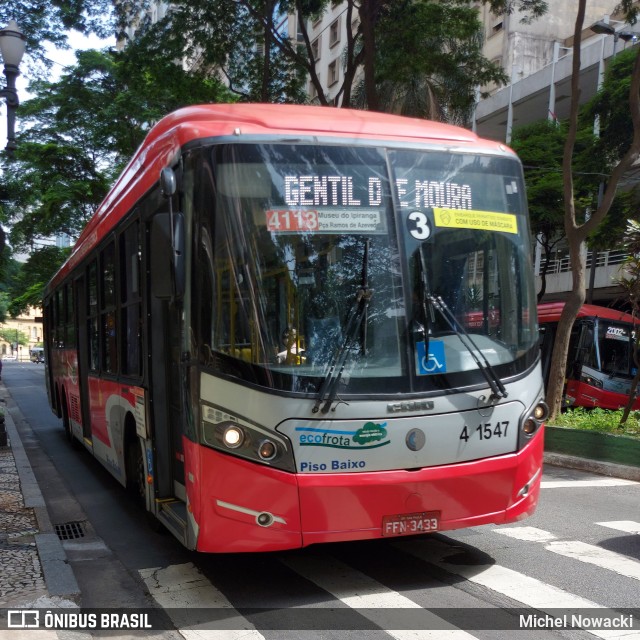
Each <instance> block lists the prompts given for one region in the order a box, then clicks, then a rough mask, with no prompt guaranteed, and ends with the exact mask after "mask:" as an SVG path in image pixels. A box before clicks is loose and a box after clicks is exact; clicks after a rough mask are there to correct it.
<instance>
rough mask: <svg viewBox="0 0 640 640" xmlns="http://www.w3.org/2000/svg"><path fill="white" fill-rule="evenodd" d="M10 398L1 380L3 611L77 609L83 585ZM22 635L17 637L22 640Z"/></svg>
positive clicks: (0, 593) (0, 587)
mask: <svg viewBox="0 0 640 640" xmlns="http://www.w3.org/2000/svg"><path fill="white" fill-rule="evenodd" d="M8 398H9V394H8V392H7V390H6V388H5V386H4V385H3V384H2V383H1V382H0V407H1V408H2V409H4V415H5V428H6V431H7V436H8V442H7V446H6V447H0V609H4V608H7V609H9V608H11V609H13V608H28V607H77V606H79V604H80V589H79V587H78V583H77V581H76V579H75V576H74V575H73V571H72V570H71V567H70V565H69V564H68V561H67V557H66V553H65V551H64V549H63V548H62V543H61V542H60V539H59V538H58V536H57V535H56V533H55V530H54V527H53V525H52V524H51V521H50V520H49V515H48V512H47V508H46V505H45V502H44V498H43V497H42V493H41V492H40V488H39V487H38V483H37V482H36V479H35V477H34V474H33V471H32V469H31V465H30V464H29V460H28V458H27V455H26V453H25V450H24V447H23V445H22V441H21V440H20V436H19V434H18V431H17V429H16V426H15V423H14V421H13V418H12V416H11V413H10V411H9V410H8V408H7V404H6V403H7V399H8ZM20 633H21V632H17V633H16V634H15V635H12V638H13V639H14V640H18V636H19V635H20ZM0 635H1V634H0Z"/></svg>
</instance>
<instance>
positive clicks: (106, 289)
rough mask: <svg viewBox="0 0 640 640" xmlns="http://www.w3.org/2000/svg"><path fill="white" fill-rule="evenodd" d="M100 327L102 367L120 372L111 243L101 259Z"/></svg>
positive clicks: (113, 246)
mask: <svg viewBox="0 0 640 640" xmlns="http://www.w3.org/2000/svg"><path fill="white" fill-rule="evenodd" d="M101 267H102V269H101V273H100V275H101V285H102V286H101V294H102V295H101V297H100V327H101V342H102V367H103V370H104V371H107V372H109V373H117V371H118V350H117V336H116V312H115V302H116V295H115V284H116V282H115V245H114V243H113V242H112V243H110V244H109V245H107V247H106V248H105V249H104V251H103V252H102V259H101Z"/></svg>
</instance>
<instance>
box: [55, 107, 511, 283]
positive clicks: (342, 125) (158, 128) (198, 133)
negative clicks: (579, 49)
mask: <svg viewBox="0 0 640 640" xmlns="http://www.w3.org/2000/svg"><path fill="white" fill-rule="evenodd" d="M245 135H252V136H255V135H270V136H274V135H275V136H278V135H282V136H296V135H297V136H305V137H309V136H321V137H334V138H337V139H341V140H343V141H345V140H346V141H349V140H380V141H381V142H391V141H393V142H408V143H411V142H413V143H416V142H418V143H428V144H435V145H442V146H443V147H445V148H448V149H451V150H462V149H474V150H477V151H484V152H488V153H498V154H508V155H512V154H513V152H512V151H511V150H510V149H509V148H508V147H506V146H505V145H504V144H502V143H499V142H494V141H489V140H482V139H480V138H479V137H478V136H477V135H476V134H475V133H473V132H471V131H468V130H467V129H463V128H460V127H456V126H452V125H448V124H444V123H440V122H433V121H429V120H423V119H418V118H406V117H402V116H396V115H390V114H385V113H377V112H374V111H358V110H353V109H337V108H332V107H318V106H308V105H283V104H277V105H276V104H208V105H197V106H192V107H185V108H183V109H179V110H178V111H175V112H173V113H170V114H169V115H167V116H165V117H164V118H162V119H161V120H160V121H159V122H158V123H157V124H156V125H155V126H154V127H153V128H152V129H151V130H150V131H149V133H148V135H147V137H146V138H145V140H144V141H143V143H142V144H141V145H140V147H139V148H138V150H137V151H136V153H135V154H134V156H133V158H132V159H131V160H130V162H129V164H128V165H127V166H126V168H125V169H124V171H123V172H122V173H121V174H120V176H119V178H118V179H117V181H116V182H115V184H114V185H113V186H112V188H111V190H110V191H109V193H108V194H107V195H106V197H105V199H104V200H103V202H102V204H101V205H100V206H99V207H98V209H97V210H96V212H95V213H94V215H93V216H92V217H91V219H90V220H89V222H88V223H87V225H86V227H85V228H84V230H83V231H82V233H81V234H80V237H79V238H78V241H77V242H76V245H75V247H74V249H73V252H72V254H71V256H70V257H69V259H68V260H67V262H66V263H65V264H64V265H63V266H62V268H61V269H60V270H59V271H58V273H57V274H56V275H55V276H54V278H53V280H52V281H51V283H50V284H49V286H48V287H47V292H48V291H49V289H50V287H51V286H54V285H55V284H57V283H58V282H60V281H61V280H62V279H63V278H64V277H66V275H67V274H68V273H69V272H70V271H71V270H72V269H73V268H74V267H75V266H76V265H77V264H79V262H80V261H81V260H82V259H83V257H84V256H86V255H87V253H89V252H90V251H91V250H92V249H93V248H94V247H95V246H96V245H97V244H98V243H99V242H100V241H101V239H102V238H104V237H105V235H106V234H107V233H108V232H109V231H110V230H111V229H113V228H114V226H115V225H116V224H117V222H118V221H119V220H120V219H121V218H122V217H123V216H124V215H126V213H127V212H128V211H130V210H131V209H132V208H133V207H134V206H135V204H136V202H137V201H138V200H139V199H140V198H141V197H142V196H143V195H144V194H145V193H146V192H147V191H148V190H149V189H151V187H152V186H153V185H154V184H155V183H156V182H157V181H158V178H159V174H160V170H161V169H162V168H164V167H167V166H170V165H171V164H173V162H174V161H175V160H176V159H177V156H178V154H179V152H180V149H181V148H182V147H183V146H184V145H186V144H188V143H190V142H193V141H195V140H202V139H214V138H216V137H235V138H237V140H238V141H239V142H240V141H242V139H243V136H245Z"/></svg>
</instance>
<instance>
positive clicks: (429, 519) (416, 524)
mask: <svg viewBox="0 0 640 640" xmlns="http://www.w3.org/2000/svg"><path fill="white" fill-rule="evenodd" d="M439 528H440V511H423V512H420V513H400V514H397V515H393V516H383V518H382V535H383V536H410V535H417V534H419V533H431V532H433V531H438V529H439Z"/></svg>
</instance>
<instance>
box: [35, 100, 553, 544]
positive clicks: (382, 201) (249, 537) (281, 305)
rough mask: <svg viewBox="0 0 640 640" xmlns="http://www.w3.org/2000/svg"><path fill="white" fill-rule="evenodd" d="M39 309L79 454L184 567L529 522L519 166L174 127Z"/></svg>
mask: <svg viewBox="0 0 640 640" xmlns="http://www.w3.org/2000/svg"><path fill="white" fill-rule="evenodd" d="M44 308H45V326H46V350H47V358H46V366H47V374H46V377H47V384H48V392H49V397H50V402H51V406H52V409H53V411H54V413H55V414H56V415H58V416H59V417H60V418H61V419H62V423H63V426H64V428H65V429H66V432H67V434H68V436H69V438H71V439H72V440H74V441H78V442H80V443H82V444H83V445H84V447H85V448H86V449H87V450H89V451H90V452H91V453H92V454H93V455H94V456H95V458H97V459H98V460H99V461H100V462H101V463H102V464H103V465H104V466H105V467H106V468H107V469H108V470H109V471H110V472H111V473H112V474H113V476H114V477H115V478H116V479H117V480H118V481H119V482H120V483H122V484H123V485H124V486H126V487H128V488H130V489H131V491H132V493H133V494H134V496H135V497H136V498H137V499H138V500H139V501H140V503H141V504H142V505H144V508H145V509H146V510H148V511H149V512H150V513H151V514H153V516H155V517H156V518H158V519H159V520H160V521H161V522H162V523H164V525H166V526H167V527H168V528H169V529H170V530H171V531H172V532H173V534H174V535H175V536H176V537H177V538H178V539H179V540H180V541H181V542H182V543H183V544H184V545H186V546H187V547H188V548H190V549H197V550H199V551H204V552H239V551H271V550H277V549H290V548H296V547H302V546H306V545H309V544H312V543H321V542H331V541H346V540H361V539H375V538H381V537H385V536H396V535H407V534H417V533H427V532H432V531H441V530H442V531H443V530H448V529H456V528H461V527H468V526H475V525H480V524H485V523H504V522H511V521H515V520H518V519H520V518H523V517H525V516H527V515H529V514H531V513H532V512H533V511H534V509H535V507H536V504H537V500H538V494H539V486H540V475H541V468H542V454H543V421H544V418H545V417H546V407H545V405H544V402H543V384H542V375H541V368H540V360H539V349H538V333H537V324H536V297H535V291H534V286H533V276H532V268H531V264H530V236H529V225H528V217H527V209H526V198H525V193H524V183H523V179H522V170H521V165H520V162H519V160H518V159H517V157H516V156H515V155H514V153H513V152H512V151H511V150H509V149H508V148H506V147H505V146H504V145H501V144H499V143H495V142H490V141H486V140H481V139H479V138H478V137H477V136H476V135H475V134H473V133H471V132H469V131H466V130H463V129H459V128H456V127H452V126H448V125H444V124H439V123H432V122H427V121H423V120H415V119H407V118H402V117H397V116H391V115H384V114H380V113H373V112H364V111H350V110H345V109H329V108H320V107H302V106H291V105H247V104H244V105H206V106H195V107H189V108H185V109H181V110H179V111H177V112H175V113H173V114H170V115H168V116H167V117H165V118H164V119H162V120H161V121H160V122H159V123H158V124H157V125H156V126H154V127H153V128H152V129H151V131H150V132H149V134H148V136H147V138H146V139H145V141H144V143H143V144H142V146H141V147H140V149H139V150H138V151H137V153H136V154H135V156H134V157H133V159H132V160H131V162H130V163H129V165H128V166H127V167H126V169H125V170H124V172H123V173H122V175H121V176H120V178H119V179H118V181H117V182H116V183H115V185H114V186H113V188H112V189H111V191H110V192H109V194H108V195H107V197H106V199H105V200H104V202H103V203H102V205H101V206H100V207H99V209H98V210H97V212H96V213H95V215H94V217H93V218H92V219H91V221H90V222H89V224H88V225H87V227H86V229H85V230H84V232H83V233H82V234H81V236H80V238H79V240H78V242H77V244H76V246H75V249H74V251H73V253H72V254H71V256H70V258H69V260H68V261H67V262H66V263H65V264H64V265H63V266H62V268H61V269H60V271H59V272H58V273H57V274H56V275H55V277H54V278H53V279H52V280H51V282H50V283H49V284H48V286H47V288H46V292H45V300H44ZM470 314H473V317H474V319H475V320H474V326H470V327H468V328H467V327H465V326H464V325H465V319H468V318H469V317H470Z"/></svg>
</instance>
